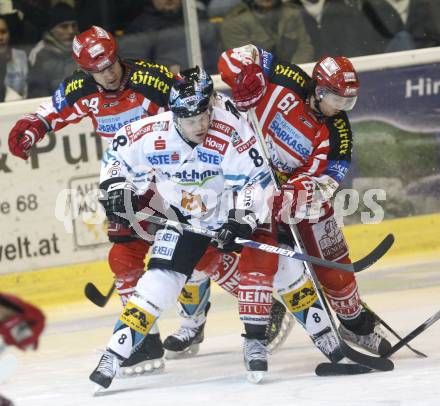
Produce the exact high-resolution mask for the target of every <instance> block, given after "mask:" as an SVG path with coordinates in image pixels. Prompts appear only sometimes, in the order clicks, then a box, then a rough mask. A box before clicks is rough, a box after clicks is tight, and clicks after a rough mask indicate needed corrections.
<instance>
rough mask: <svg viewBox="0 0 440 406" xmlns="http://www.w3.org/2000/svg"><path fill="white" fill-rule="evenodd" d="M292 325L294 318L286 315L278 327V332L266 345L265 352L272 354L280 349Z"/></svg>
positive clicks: (288, 314)
mask: <svg viewBox="0 0 440 406" xmlns="http://www.w3.org/2000/svg"><path fill="white" fill-rule="evenodd" d="M294 325H295V318H294V317H293V316H292V315H291V314H290V313H286V315H285V316H284V318H283V321H282V324H281V327H280V332H279V333H278V335H277V336H276V337H275V338H274V339H273V340H272V341H271V342H270V343H269V344H267V350H268V351H269V352H270V353H271V354H274V353H275V352H276V351H278V350H279V349H280V348H281V346H282V345H283V344H284V342H285V341H286V339H287V337H288V336H289V334H290V332H291V331H292V329H293V327H294Z"/></svg>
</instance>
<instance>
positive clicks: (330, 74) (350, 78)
mask: <svg viewBox="0 0 440 406" xmlns="http://www.w3.org/2000/svg"><path fill="white" fill-rule="evenodd" d="M312 78H313V79H314V80H315V81H316V85H317V86H322V87H324V88H326V89H328V90H330V91H331V92H332V93H335V94H337V95H339V96H342V97H354V96H357V95H358V90H359V78H358V75H357V73H356V71H355V69H354V67H353V65H352V63H351V62H350V61H349V59H348V58H346V57H344V56H336V57H334V58H332V57H330V56H324V57H322V58H321V59H320V60H319V61H318V62H317V63H316V65H315V67H314V68H313V74H312Z"/></svg>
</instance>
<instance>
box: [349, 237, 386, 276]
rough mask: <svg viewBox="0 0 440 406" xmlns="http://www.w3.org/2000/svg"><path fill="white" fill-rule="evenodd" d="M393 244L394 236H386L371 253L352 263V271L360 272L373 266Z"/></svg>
mask: <svg viewBox="0 0 440 406" xmlns="http://www.w3.org/2000/svg"><path fill="white" fill-rule="evenodd" d="M393 244H394V235H393V234H388V235H387V236H386V237H385V238H384V239H383V240H382V242H381V243H380V244H379V245H378V246H377V247H376V248H375V249H374V250H373V251H371V252H370V253H369V254H368V255H366V256H365V257H363V258H362V259H360V260H359V261H356V262H353V268H354V271H355V272H360V271H363V270H364V269H366V268H368V267H370V266H371V265H373V264H374V263H375V262H377V261H378V260H379V259H381V258H382V257H383V256H384V255H385V254H386V253H387V252H388V250H389V249H390V248H391V247H392V245H393Z"/></svg>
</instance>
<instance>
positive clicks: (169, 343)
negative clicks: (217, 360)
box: [163, 302, 211, 359]
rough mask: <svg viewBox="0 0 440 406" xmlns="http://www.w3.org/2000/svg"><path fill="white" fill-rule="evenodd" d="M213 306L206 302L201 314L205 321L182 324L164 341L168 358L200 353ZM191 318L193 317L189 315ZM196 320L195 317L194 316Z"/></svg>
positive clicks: (187, 356)
mask: <svg viewBox="0 0 440 406" xmlns="http://www.w3.org/2000/svg"><path fill="white" fill-rule="evenodd" d="M210 308H211V303H210V302H208V303H207V304H206V307H205V310H204V314H203V315H202V316H201V317H203V318H202V319H199V323H200V321H203V323H201V324H200V325H199V326H195V327H186V326H181V327H180V328H179V330H177V331H176V332H175V333H174V334H172V335H170V336H168V337H167V338H166V339H165V341H164V342H163V347H164V348H165V350H166V351H165V358H166V359H181V358H190V357H194V356H195V355H197V354H198V352H199V349H200V343H202V342H203V340H204V338H205V324H206V316H207V314H208V312H209V309H210ZM199 317H200V316H199ZM189 318H191V317H189ZM192 319H193V320H194V318H193V317H192Z"/></svg>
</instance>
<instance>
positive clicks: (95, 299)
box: [84, 216, 424, 356]
mask: <svg viewBox="0 0 440 406" xmlns="http://www.w3.org/2000/svg"><path fill="white" fill-rule="evenodd" d="M155 217H156V216H155ZM142 219H143V220H145V219H146V220H150V221H151V222H152V223H153V222H155V221H154V220H153V219H152V218H151V216H147V217H142ZM156 219H159V220H160V222H156V224H159V225H166V222H165V219H162V218H161V217H156ZM174 226H175V227H176V228H177V227H182V226H185V227H187V226H188V225H186V224H180V223H178V225H176V224H175V225H174ZM189 227H191V226H189ZM187 231H192V230H191V229H190V228H188V229H187ZM239 241H240V243H241V244H243V245H247V246H249V247H252V248H256V249H261V250H264V251H267V252H270V253H272V254H279V255H283V254H282V252H284V254H286V255H287V256H289V257H290V256H291V254H290V253H291V252H292V253H294V254H292V256H291V257H292V258H294V257H293V255H296V259H301V257H302V258H307V259H306V260H310V262H312V260H311V258H312V257H309V256H304V255H302V254H299V253H295V251H289V250H285V249H282V248H278V247H273V246H269V245H267V244H261V243H258V242H254V241H251V240H242V239H241V240H239ZM237 242H238V241H237ZM393 243H394V236H393V235H392V234H388V235H387V236H386V237H385V238H384V239H383V240H382V241H381V242H380V243H379V245H377V246H376V247H375V248H374V249H373V250H372V251H371V252H370V253H368V254H367V255H366V256H364V257H363V258H361V259H360V260H358V261H356V262H353V263H352V264H351V266H352V268H351V266H350V265H349V264H338V263H337V262H330V263H329V264H327V263H323V261H325V260H323V259H321V258H316V261H318V262H319V264H318V265H322V266H326V267H327V266H329V265H330V264H331V267H332V268H338V269H339V267H340V266H341V265H342V266H343V267H344V268H345V267H346V268H347V269H342V270H346V271H347V272H353V271H354V272H361V271H363V270H364V269H366V268H368V267H370V266H371V265H373V264H374V263H375V262H377V261H378V260H379V259H380V258H381V257H382V256H384V255H385V254H386V252H387V251H388V250H389V249H390V248H391V246H392V245H393ZM314 258H315V257H314ZM114 290H115V284H114V283H113V285H112V286H111V287H110V290H109V291H108V293H107V294H106V295H103V294H102V293H101V292H100V291H99V290H98V288H97V287H96V286H95V285H94V284H93V283H91V282H89V283H87V285H86V286H85V288H84V294H85V295H86V297H87V299H89V300H90V301H91V302H92V303H94V304H95V305H96V306H99V307H104V306H105V305H106V304H107V303H108V301H109V300H110V297H111V296H112V294H113V292H114ZM382 322H383V321H382ZM384 326H385V324H384ZM385 327H386V326H385ZM387 328H388V327H387ZM390 331H391V330H390ZM397 338H399V337H397ZM420 354H421V356H424V354H422V353H420Z"/></svg>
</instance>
